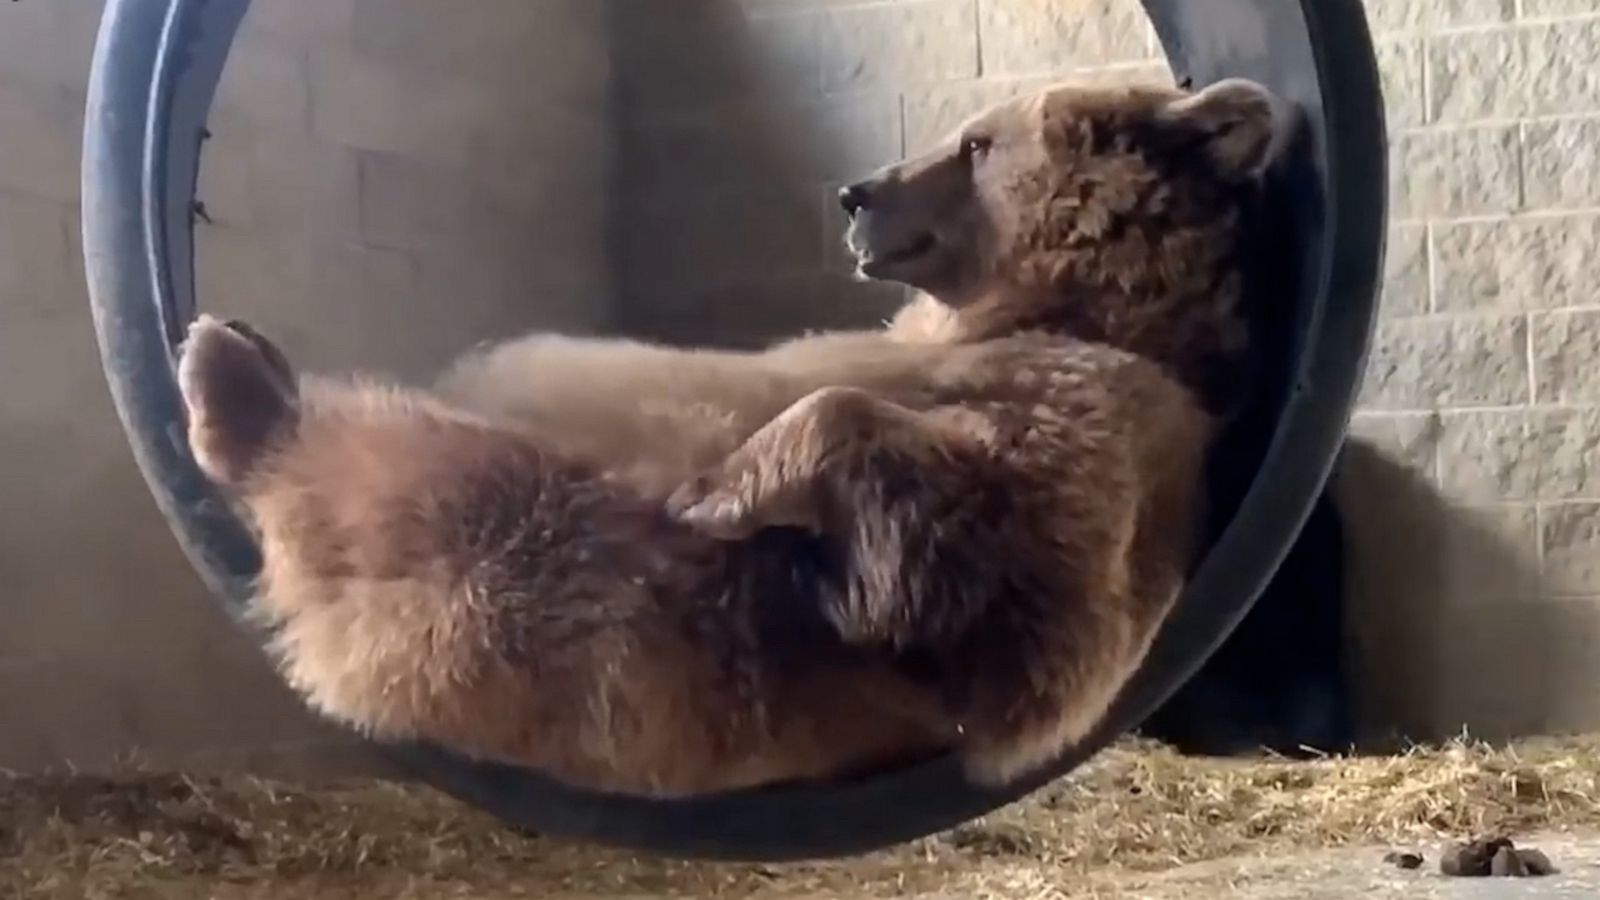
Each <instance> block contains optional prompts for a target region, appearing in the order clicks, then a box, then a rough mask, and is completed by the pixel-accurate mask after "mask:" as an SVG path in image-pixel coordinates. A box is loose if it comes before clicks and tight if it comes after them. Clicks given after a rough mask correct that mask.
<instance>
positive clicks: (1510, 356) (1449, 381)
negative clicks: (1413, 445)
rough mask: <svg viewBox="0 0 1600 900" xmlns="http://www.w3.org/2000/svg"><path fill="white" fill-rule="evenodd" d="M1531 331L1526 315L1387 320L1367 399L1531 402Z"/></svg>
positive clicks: (1373, 405) (1426, 403) (1380, 404)
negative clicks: (1529, 385) (1529, 379)
mask: <svg viewBox="0 0 1600 900" xmlns="http://www.w3.org/2000/svg"><path fill="white" fill-rule="evenodd" d="M1527 334H1528V332H1527V323H1526V321H1525V320H1524V319H1523V318H1522V317H1521V316H1473V317H1463V318H1439V317H1435V316H1419V317H1414V318H1405V319H1391V320H1388V321H1384V322H1380V323H1379V324H1378V328H1377V334H1376V336H1375V339H1374V342H1373V348H1372V354H1371V357H1370V359H1369V361H1368V365H1367V376H1366V384H1365V386H1364V388H1363V390H1362V395H1361V398H1362V404H1363V405H1364V406H1366V407H1368V408H1370V409H1412V410H1421V409H1435V408H1440V407H1449V406H1510V405H1515V404H1519V403H1527V402H1528V399H1529V398H1528V352H1527ZM1541 396H1542V394H1541Z"/></svg>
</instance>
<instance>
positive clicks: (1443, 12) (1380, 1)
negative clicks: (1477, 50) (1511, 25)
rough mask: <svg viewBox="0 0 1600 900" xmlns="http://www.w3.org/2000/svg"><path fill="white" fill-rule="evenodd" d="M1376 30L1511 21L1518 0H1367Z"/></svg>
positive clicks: (1436, 27) (1369, 15)
mask: <svg viewBox="0 0 1600 900" xmlns="http://www.w3.org/2000/svg"><path fill="white" fill-rule="evenodd" d="M1366 5H1367V18H1368V19H1369V21H1370V22H1371V24H1372V28H1373V30H1374V31H1379V32H1384V31H1418V30H1430V29H1438V28H1451V27H1455V26H1460V25H1487V24H1491V23H1494V22H1507V21H1510V20H1511V18H1512V17H1513V15H1515V13H1516V3H1515V0H1366Z"/></svg>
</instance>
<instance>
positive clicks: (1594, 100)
mask: <svg viewBox="0 0 1600 900" xmlns="http://www.w3.org/2000/svg"><path fill="white" fill-rule="evenodd" d="M1590 11H1591V12H1594V11H1595V10H1594V9H1593V8H1591V10H1590ZM1527 30H1528V43H1529V50H1528V69H1527V73H1526V75H1525V76H1522V77H1525V78H1526V80H1527V83H1528V97H1529V105H1528V111H1529V113H1531V114H1534V115H1541V114H1547V113H1577V112H1600V20H1597V19H1592V18H1591V19H1583V20H1576V21H1568V22H1555V23H1552V24H1550V25H1546V26H1537V27H1531V28H1529V29H1527ZM1510 75H1511V77H1512V78H1513V79H1515V78H1517V73H1510Z"/></svg>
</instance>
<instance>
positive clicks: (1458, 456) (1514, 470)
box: [1439, 410, 1542, 502]
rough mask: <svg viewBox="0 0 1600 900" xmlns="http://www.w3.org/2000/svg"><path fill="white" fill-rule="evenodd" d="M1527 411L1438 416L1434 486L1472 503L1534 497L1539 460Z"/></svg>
mask: <svg viewBox="0 0 1600 900" xmlns="http://www.w3.org/2000/svg"><path fill="white" fill-rule="evenodd" d="M1529 415H1530V414H1529V413H1528V412H1527V411H1526V410H1494V411H1486V412H1446V413H1444V414H1443V415H1442V416H1441V417H1440V423H1441V429H1440V437H1439V486H1440V488H1441V489H1442V490H1443V491H1444V493H1445V495H1446V496H1449V497H1451V498H1454V499H1459V500H1469V501H1475V502H1486V501H1489V502H1492V501H1510V500H1534V499H1537V498H1538V496H1539V493H1540V491H1539V482H1540V476H1541V474H1542V472H1541V468H1542V466H1541V461H1540V460H1538V459H1535V458H1533V454H1532V453H1531V452H1530V451H1531V450H1532V449H1533V448H1534V447H1535V446H1536V441H1535V438H1534V434H1533V429H1532V425H1531V423H1530V421H1529Z"/></svg>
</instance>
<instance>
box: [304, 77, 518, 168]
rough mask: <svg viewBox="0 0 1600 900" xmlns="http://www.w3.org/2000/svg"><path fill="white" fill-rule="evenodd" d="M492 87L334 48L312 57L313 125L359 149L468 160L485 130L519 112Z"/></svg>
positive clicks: (327, 136)
mask: <svg viewBox="0 0 1600 900" xmlns="http://www.w3.org/2000/svg"><path fill="white" fill-rule="evenodd" d="M521 87H522V89H523V90H525V91H528V92H529V93H532V90H531V88H530V87H529V86H527V85H523V86H521ZM495 94H496V92H493V91H489V90H486V89H484V88H483V86H481V85H479V84H478V83H476V82H473V81H469V80H466V79H462V78H454V77H450V76H445V75H439V74H432V73H425V72H417V71H414V70H410V69H406V68H404V67H401V66H394V65H389V64H385V63H379V62H376V61H373V60H369V59H365V58H362V57H359V56H355V55H353V54H350V53H346V52H342V51H337V50H329V51H326V52H318V53H315V54H313V56H312V59H311V121H312V130H313V133H314V134H315V135H316V136H317V137H318V138H320V139H323V140H328V141H333V142H336V143H340V144H345V145H347V146H350V147H356V148H359V149H362V150H381V151H387V152H390V153H396V154H400V155H402V156H411V157H416V158H419V159H431V160H438V161H443V162H450V163H455V164H457V165H461V166H467V165H469V164H470V163H471V162H472V159H473V156H474V153H475V151H476V149H477V146H478V144H479V143H480V142H481V141H482V139H483V136H484V135H485V133H492V132H494V131H496V130H500V129H502V128H503V123H505V122H506V121H507V119H508V117H514V116H515V115H517V114H518V113H519V112H521V110H520V109H518V108H516V107H515V106H509V107H508V104H507V103H506V102H505V99H504V98H503V97H497V96H495Z"/></svg>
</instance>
